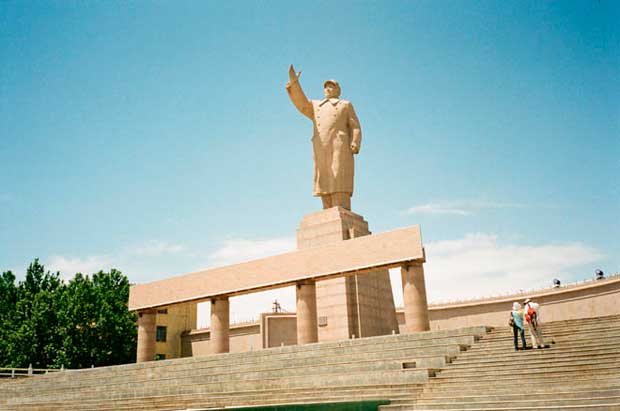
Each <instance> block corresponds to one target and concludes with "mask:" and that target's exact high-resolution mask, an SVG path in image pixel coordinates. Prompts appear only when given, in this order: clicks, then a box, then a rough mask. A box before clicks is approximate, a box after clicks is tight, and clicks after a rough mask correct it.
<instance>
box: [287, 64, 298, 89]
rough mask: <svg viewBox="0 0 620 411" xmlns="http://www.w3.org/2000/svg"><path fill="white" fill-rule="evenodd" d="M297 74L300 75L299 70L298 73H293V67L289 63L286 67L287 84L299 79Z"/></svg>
mask: <svg viewBox="0 0 620 411" xmlns="http://www.w3.org/2000/svg"><path fill="white" fill-rule="evenodd" d="M299 76H301V71H300V72H299V73H295V68H294V67H293V65H292V64H291V65H290V66H289V68H288V84H293V83H295V82H296V81H299Z"/></svg>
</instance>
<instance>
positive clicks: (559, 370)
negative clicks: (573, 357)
mask: <svg viewBox="0 0 620 411" xmlns="http://www.w3.org/2000/svg"><path fill="white" fill-rule="evenodd" d="M619 367H620V361H617V360H616V361H607V362H594V363H589V364H582V365H555V364H553V363H552V364H548V365H547V366H542V367H538V368H524V369H518V368H516V369H495V370H487V371H485V372H484V375H480V373H477V372H476V371H475V370H474V371H473V372H472V371H469V370H463V371H461V370H450V369H443V370H441V371H440V372H439V374H437V375H438V378H455V379H456V378H473V377H476V376H478V378H485V379H494V378H497V377H502V376H510V375H514V376H521V377H523V378H526V377H527V378H533V377H537V376H539V375H546V376H548V377H551V376H554V375H562V374H565V373H571V374H577V373H588V374H593V373H594V372H596V371H597V370H613V369H619Z"/></svg>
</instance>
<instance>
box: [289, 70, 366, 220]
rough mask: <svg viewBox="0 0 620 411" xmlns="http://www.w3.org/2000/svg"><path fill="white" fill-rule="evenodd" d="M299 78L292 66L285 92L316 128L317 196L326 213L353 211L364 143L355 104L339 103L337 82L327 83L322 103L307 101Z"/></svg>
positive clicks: (314, 151) (314, 146) (313, 143)
mask: <svg viewBox="0 0 620 411" xmlns="http://www.w3.org/2000/svg"><path fill="white" fill-rule="evenodd" d="M300 74H301V72H299V73H296V72H295V69H294V68H293V65H292V64H291V66H290V67H289V70H288V76H289V81H288V83H287V84H286V91H287V92H288V95H289V97H290V98H291V101H292V102H293V104H294V105H295V107H297V110H299V111H300V112H301V114H303V115H304V116H306V117H308V118H309V119H310V120H312V123H313V125H314V133H313V136H312V148H313V157H314V196H315V197H321V200H322V201H323V208H324V209H326V208H331V207H335V206H341V207H344V208H346V209H347V210H351V195H352V194H353V169H354V161H353V155H354V154H357V153H358V152H359V151H360V143H361V141H362V130H361V128H360V123H359V120H358V119H357V116H356V115H355V110H354V109H353V104H351V103H350V102H348V101H346V100H341V99H340V85H339V84H338V82H337V81H336V80H326V81H325V82H324V84H323V88H324V93H325V98H324V99H323V100H308V98H307V97H306V95H305V94H304V91H303V90H302V88H301V85H300V84H299V75H300Z"/></svg>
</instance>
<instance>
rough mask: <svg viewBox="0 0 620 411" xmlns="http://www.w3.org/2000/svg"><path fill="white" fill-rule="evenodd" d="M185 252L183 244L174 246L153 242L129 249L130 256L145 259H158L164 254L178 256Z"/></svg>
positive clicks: (163, 242) (162, 242)
mask: <svg viewBox="0 0 620 411" xmlns="http://www.w3.org/2000/svg"><path fill="white" fill-rule="evenodd" d="M184 250H185V246H183V245H182V244H172V243H168V242H165V241H158V240H151V241H147V242H146V243H144V244H139V245H136V246H133V247H129V248H128V252H129V253H130V254H134V255H136V256H144V257H157V256H161V255H164V254H178V253H180V252H183V251H184Z"/></svg>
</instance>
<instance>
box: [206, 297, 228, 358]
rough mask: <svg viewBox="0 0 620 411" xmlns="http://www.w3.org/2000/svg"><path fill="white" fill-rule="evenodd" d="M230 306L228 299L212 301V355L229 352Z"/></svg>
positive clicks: (222, 298) (221, 298)
mask: <svg viewBox="0 0 620 411" xmlns="http://www.w3.org/2000/svg"><path fill="white" fill-rule="evenodd" d="M229 308H230V305H229V302H228V297H220V298H216V299H213V300H211V342H210V344H209V345H210V350H209V351H210V352H211V354H219V353H223V352H228V351H229V347H230V344H229V339H228V333H229V329H230V310H229Z"/></svg>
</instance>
